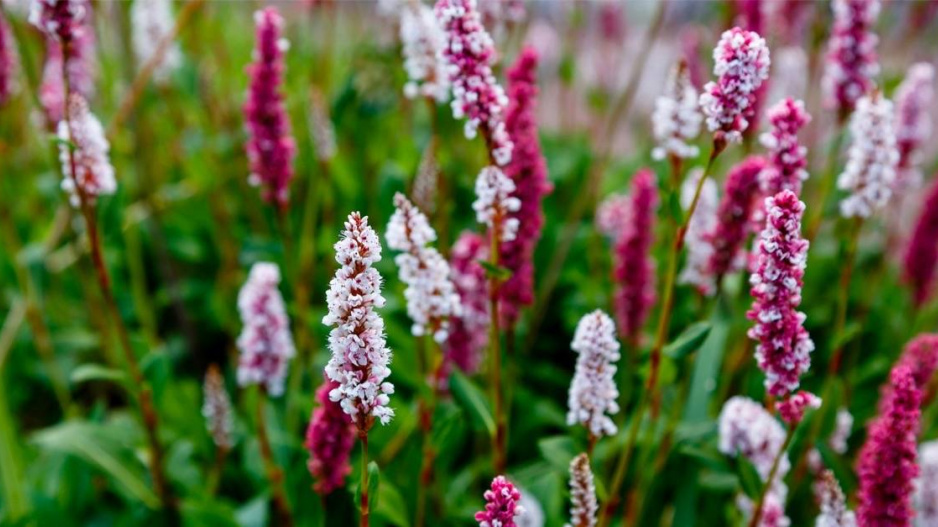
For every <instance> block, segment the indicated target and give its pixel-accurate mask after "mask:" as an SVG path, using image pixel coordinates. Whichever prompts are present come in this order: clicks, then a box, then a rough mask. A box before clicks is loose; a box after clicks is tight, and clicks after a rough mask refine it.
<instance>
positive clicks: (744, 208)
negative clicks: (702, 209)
mask: <svg viewBox="0 0 938 527" xmlns="http://www.w3.org/2000/svg"><path fill="white" fill-rule="evenodd" d="M765 166H766V161H765V158H763V157H760V156H750V157H747V158H746V159H744V160H743V161H741V162H740V163H739V164H737V165H736V166H734V167H733V168H732V169H731V170H730V173H729V174H728V175H727V176H726V183H725V186H724V189H723V190H724V194H723V199H721V200H720V205H719V207H718V208H717V225H716V228H715V229H714V230H713V232H711V233H710V234H709V238H710V242H711V243H712V244H713V254H712V255H711V256H710V266H709V267H710V274H711V275H712V276H713V277H714V279H715V281H716V283H719V282H720V280H721V279H722V278H723V276H725V275H726V274H727V273H731V272H734V271H738V270H740V269H742V268H743V264H744V263H745V261H746V256H745V253H744V252H743V242H745V241H746V236H747V235H748V234H749V230H750V226H751V222H750V218H751V216H752V214H753V211H754V210H755V208H756V205H757V199H756V198H757V197H758V194H759V173H760V172H762V170H763V169H764V168H765Z"/></svg>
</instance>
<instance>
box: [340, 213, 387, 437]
mask: <svg viewBox="0 0 938 527" xmlns="http://www.w3.org/2000/svg"><path fill="white" fill-rule="evenodd" d="M335 260H336V261H337V262H338V263H339V265H341V267H340V268H339V269H338V270H337V271H336V273H335V277H333V278H332V281H331V282H330V283H329V291H327V292H326V303H327V305H328V308H329V312H328V313H327V314H326V316H325V317H323V319H322V322H323V324H326V325H328V326H334V327H333V328H332V331H331V332H330V333H329V349H330V350H331V351H332V358H330V359H329V363H328V364H327V365H326V376H327V377H328V378H329V380H332V381H334V382H336V383H337V384H338V385H337V386H336V387H335V388H333V389H332V391H330V392H329V398H330V399H331V400H332V401H333V402H339V403H340V404H341V406H342V410H343V411H344V412H345V413H347V414H348V415H350V416H351V417H352V422H354V423H355V426H356V428H358V431H359V433H364V432H367V431H368V430H369V429H370V428H371V426H372V425H373V424H374V420H375V419H378V420H379V421H381V424H387V423H388V422H390V421H391V418H392V417H394V410H392V409H391V408H389V407H388V403H389V402H390V397H389V395H390V394H392V393H394V385H393V384H391V383H390V382H386V379H387V378H388V376H389V375H391V370H390V368H389V367H388V365H389V364H390V362H391V350H390V349H388V347H387V343H386V341H385V336H384V320H382V319H381V317H380V316H378V314H377V313H376V312H375V308H377V307H382V306H384V297H383V296H381V275H380V274H378V271H377V270H376V269H375V268H374V267H372V266H373V265H374V263H375V262H378V261H379V260H381V243H380V241H379V240H378V234H377V233H375V231H374V229H372V228H371V226H369V225H368V218H367V217H362V216H361V215H360V214H359V213H358V212H353V213H351V214H349V217H348V220H346V222H345V230H344V231H343V233H342V238H341V239H340V240H339V241H338V242H336V244H335Z"/></svg>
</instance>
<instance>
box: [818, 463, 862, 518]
mask: <svg viewBox="0 0 938 527" xmlns="http://www.w3.org/2000/svg"><path fill="white" fill-rule="evenodd" d="M814 527H857V517H856V515H855V514H854V513H853V512H852V511H849V510H847V500H846V498H845V497H844V492H843V491H842V490H840V484H839V483H837V479H836V478H834V473H833V472H831V471H830V470H825V471H824V472H823V473H822V474H821V514H820V515H818V517H817V520H816V521H815V523H814Z"/></svg>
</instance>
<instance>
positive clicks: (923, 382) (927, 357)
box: [898, 333, 938, 391]
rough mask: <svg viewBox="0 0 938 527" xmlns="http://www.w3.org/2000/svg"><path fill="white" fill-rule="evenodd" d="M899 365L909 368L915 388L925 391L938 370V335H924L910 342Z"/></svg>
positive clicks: (900, 358) (903, 351)
mask: <svg viewBox="0 0 938 527" xmlns="http://www.w3.org/2000/svg"><path fill="white" fill-rule="evenodd" d="M898 364H899V365H901V366H907V367H908V368H909V370H910V371H911V372H912V378H913V379H915V386H916V387H917V388H918V389H919V390H923V391H924V390H925V389H926V388H927V386H928V381H929V380H931V378H932V376H934V374H935V370H936V369H938V334H936V333H924V334H922V335H918V336H917V337H915V338H914V339H912V340H910V341H909V343H908V344H906V345H905V349H903V350H902V356H901V357H899V362H898Z"/></svg>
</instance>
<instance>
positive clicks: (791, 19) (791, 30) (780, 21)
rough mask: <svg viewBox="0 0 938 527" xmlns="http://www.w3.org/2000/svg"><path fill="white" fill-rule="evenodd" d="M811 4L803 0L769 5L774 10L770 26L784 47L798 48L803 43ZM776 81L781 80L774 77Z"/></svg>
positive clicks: (791, 0)
mask: <svg viewBox="0 0 938 527" xmlns="http://www.w3.org/2000/svg"><path fill="white" fill-rule="evenodd" d="M811 6H812V3H811V2H804V1H803V0H781V1H780V2H773V3H771V4H770V5H769V7H770V9H772V8H774V12H773V13H772V15H773V16H772V26H773V29H775V30H776V31H777V33H778V36H779V38H780V40H781V41H782V42H784V43H785V45H786V46H790V47H800V46H801V43H802V42H803V41H804V36H805V33H806V29H807V27H808V24H807V21H808V19H809V17H808V15H809V14H810V8H811ZM775 78H776V79H781V77H779V76H777V75H776V76H775Z"/></svg>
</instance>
